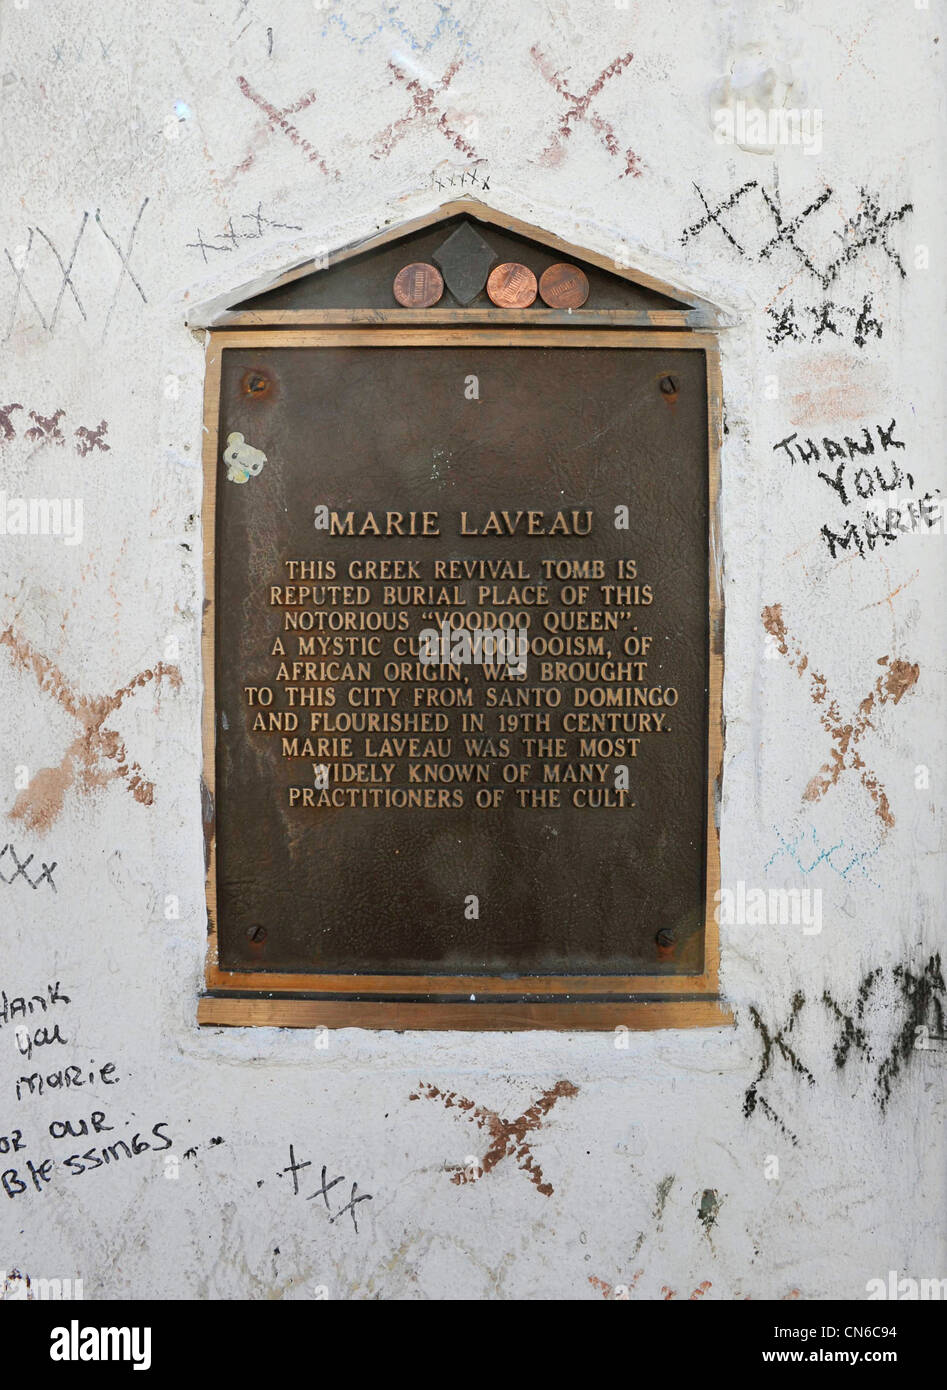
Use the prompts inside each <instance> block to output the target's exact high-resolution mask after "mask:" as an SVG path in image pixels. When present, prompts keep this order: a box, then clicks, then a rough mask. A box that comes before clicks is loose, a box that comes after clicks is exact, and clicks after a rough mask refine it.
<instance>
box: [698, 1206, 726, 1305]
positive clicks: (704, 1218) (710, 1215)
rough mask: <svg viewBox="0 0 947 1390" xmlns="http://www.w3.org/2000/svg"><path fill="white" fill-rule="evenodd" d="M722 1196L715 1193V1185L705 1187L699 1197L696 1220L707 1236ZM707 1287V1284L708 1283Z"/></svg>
mask: <svg viewBox="0 0 947 1390" xmlns="http://www.w3.org/2000/svg"><path fill="white" fill-rule="evenodd" d="M723 1203H724V1198H723V1197H720V1196H718V1195H717V1189H716V1188H715V1187H705V1188H704V1190H703V1192H702V1194H701V1198H700V1206H699V1207H698V1208H697V1220H698V1221H699V1222H700V1224H701V1225H702V1226H703V1228H704V1234H705V1235H706V1236H707V1237H708V1238H709V1237H710V1232H711V1231H712V1230H713V1228H714V1226H715V1225H716V1222H717V1217H718V1216H719V1215H720V1208H721V1207H722V1206H723ZM708 1287H709V1285H708Z"/></svg>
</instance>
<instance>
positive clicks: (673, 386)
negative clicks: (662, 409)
mask: <svg viewBox="0 0 947 1390" xmlns="http://www.w3.org/2000/svg"><path fill="white" fill-rule="evenodd" d="M659 385H660V388H661V394H662V395H663V396H676V395H677V378H676V377H673V376H663V377H662V378H661V380H660V382H659Z"/></svg>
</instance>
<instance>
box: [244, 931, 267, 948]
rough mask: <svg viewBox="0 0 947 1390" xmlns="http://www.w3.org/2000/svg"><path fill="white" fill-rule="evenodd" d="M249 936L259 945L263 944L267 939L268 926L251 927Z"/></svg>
mask: <svg viewBox="0 0 947 1390" xmlns="http://www.w3.org/2000/svg"><path fill="white" fill-rule="evenodd" d="M247 936H248V937H249V938H250V940H251V941H252V942H254V943H255V944H256V945H258V946H262V944H263V942H264V941H265V940H266V927H251V928H250V930H249V931H248V932H247Z"/></svg>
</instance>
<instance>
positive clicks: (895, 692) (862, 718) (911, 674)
mask: <svg viewBox="0 0 947 1390" xmlns="http://www.w3.org/2000/svg"><path fill="white" fill-rule="evenodd" d="M763 625H764V627H765V628H766V631H767V632H768V633H769V634H770V637H771V638H772V639H773V641H774V642H775V643H776V647H777V650H778V651H779V653H780V655H781V656H788V657H789V664H790V666H792V667H793V668H794V670H795V671H796V673H797V674H798V675H799V676H802V675H803V674H804V673H805V672H806V671H808V674H809V680H810V682H811V685H812V703H813V704H814V705H815V706H816V709H817V710H818V711H819V722H820V723H821V725H822V727H823V729H825V731H826V733H827V734H829V736H830V737H831V739H832V748H831V750H830V752H829V757H828V761H827V762H825V763H823V764H822V766H821V767H820V768H819V770H818V772H817V773H816V774H815V776H814V777H811V778H810V779H809V782H808V784H807V786H806V789H805V791H804V792H803V799H804V800H805V801H818V800H819V799H820V798H821V797H823V796H824V795H825V793H826V792H827V791H828V790H829V788H830V787H834V786H835V784H836V782H837V781H838V780H839V778H840V777H841V775H842V773H843V772H844V771H845V770H846V769H847V768H851V769H853V770H855V771H857V772H858V774H859V781H860V782H861V784H862V786H863V787H864V788H865V790H866V791H867V792H868V795H869V796H870V797H871V799H872V802H873V804H874V807H875V814H876V815H877V816H878V819H879V820H880V821H881V823H882V825H883V826H884V827H885V830H889V829H890V828H891V826H893V825H894V816H893V815H892V813H891V807H890V805H889V804H888V795H887V793H886V791H885V789H884V787H883V786H882V785H881V783H880V782H879V780H878V776H877V774H876V773H874V772H872V770H871V768H869V767H867V766H866V764H865V761H864V759H863V758H862V756H861V754H860V753H859V751H858V745H859V742H860V741H861V737H862V735H863V734H864V733H865V731H866V729H871V728H873V727H874V726H873V724H872V722H871V717H872V714H873V713H874V711H875V709H876V707H878V706H880V705H886V704H887V703H888V701H889V700H890V701H891V703H892V704H894V705H896V704H898V702H899V701H900V700H901V698H902V696H904V695H906V694H907V693H908V691H909V690H913V688H914V686H915V685H916V684H917V679H918V676H919V674H920V668H919V667H918V666H917V664H916V663H915V664H913V665H912V664H911V663H910V662H907V661H898V660H896V661H891V660H889V658H888V657H887V656H880V657H879V658H878V662H877V664H878V665H879V666H881V667H883V668H884V669H883V670H882V672H881V674H880V675H879V676H878V678H877V680H876V681H875V683H874V685H873V686H872V688H871V690H870V691H869V692H868V694H867V695H866V696H865V698H864V699H863V700H862V701H861V703H860V704H859V706H858V709H857V711H856V712H855V714H854V715H853V716H852V718H851V719H847V720H846V719H844V718H843V717H842V714H841V712H840V710H839V707H838V704H837V703H836V701H835V700H834V699H832V698H830V696H829V690H828V686H827V684H826V680H825V676H823V675H821V674H820V673H819V672H817V671H815V670H813V669H812V668H811V667H810V665H809V658H808V656H807V655H806V653H805V652H804V651H803V650H802V647H801V646H799V644H798V643H797V642H796V641H795V639H791V638H790V636H789V632H788V631H787V628H786V624H785V621H784V620H783V610H782V605H781V604H779V603H774V604H773V605H772V606H771V607H769V608H764V609H763ZM790 641H792V648H791V649H790Z"/></svg>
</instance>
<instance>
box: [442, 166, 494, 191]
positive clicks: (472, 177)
mask: <svg viewBox="0 0 947 1390" xmlns="http://www.w3.org/2000/svg"><path fill="white" fill-rule="evenodd" d="M431 187H432V188H442V189H443V188H464V187H467V188H479V189H480V191H481V192H482V193H486V192H488V191H489V188H490V175H489V174H483V173H482V172H480V171H478V170H477V169H475V168H472V169H460V170H459V171H456V172H455V171H451V173H449V174H448V173H446V172H445V171H444V170H443V169H434V170H432V172H431Z"/></svg>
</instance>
